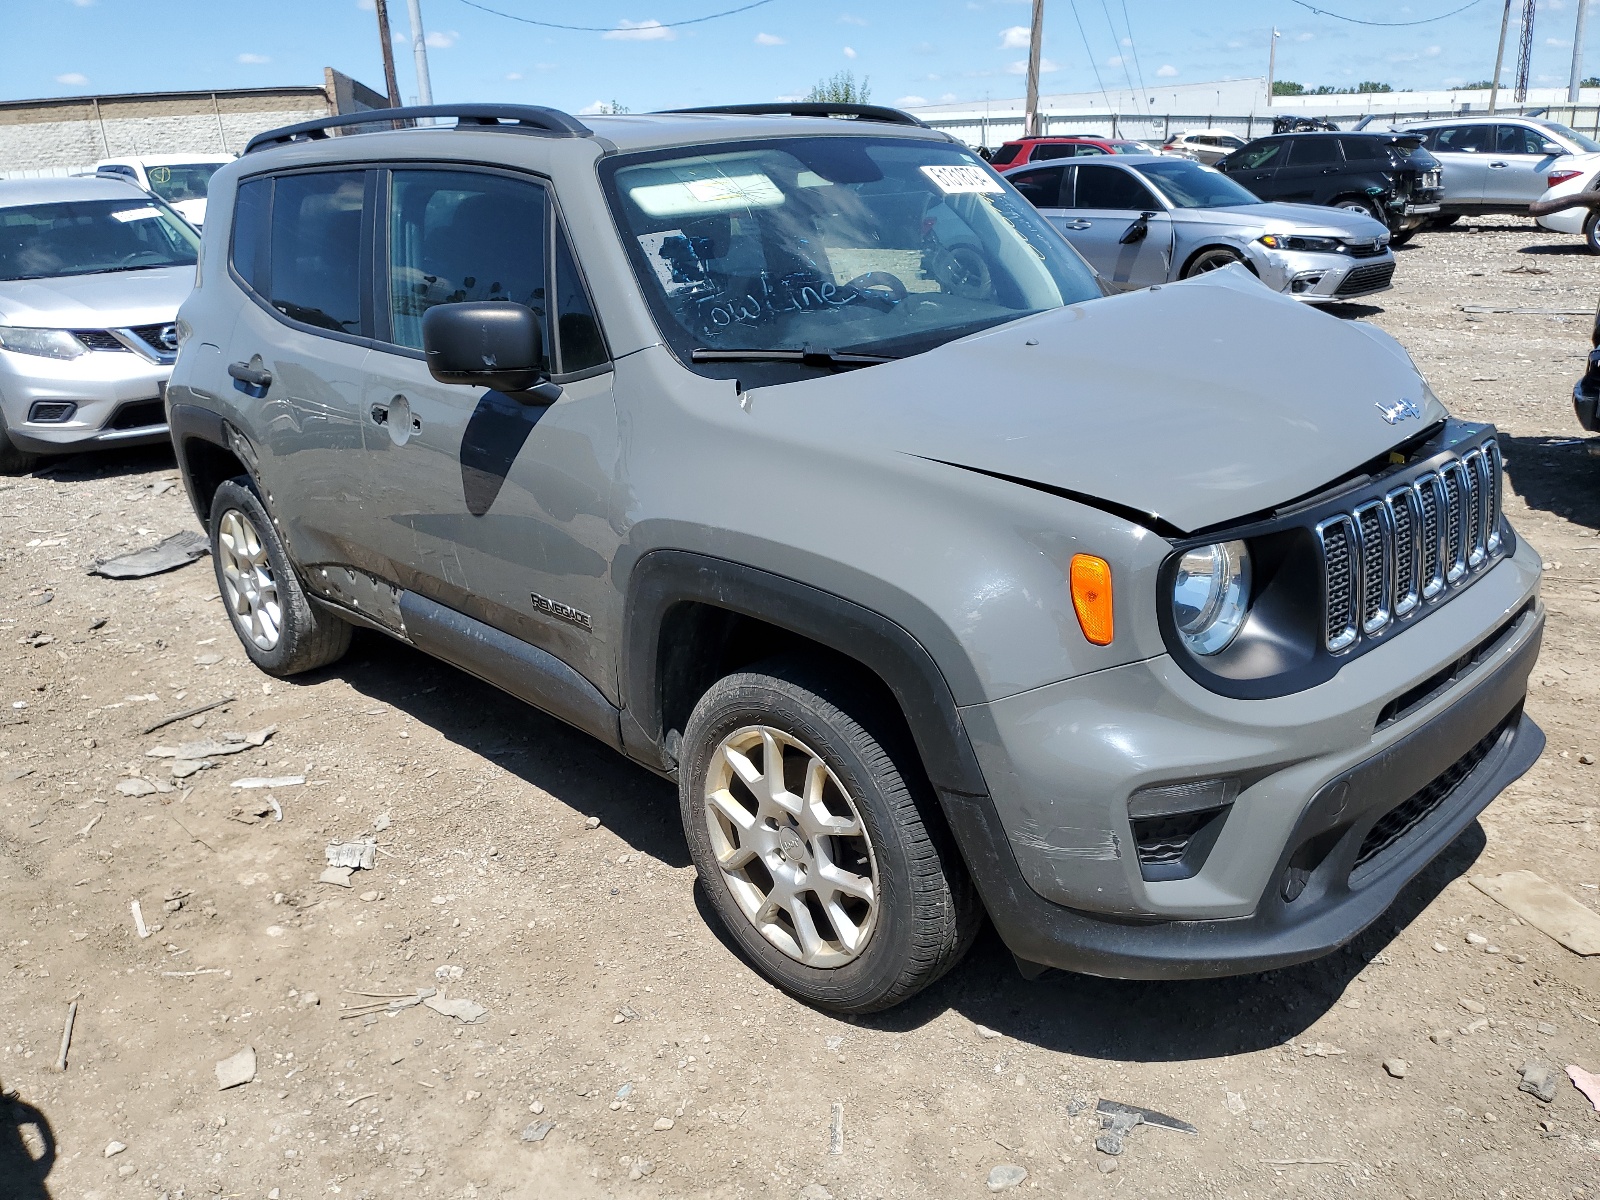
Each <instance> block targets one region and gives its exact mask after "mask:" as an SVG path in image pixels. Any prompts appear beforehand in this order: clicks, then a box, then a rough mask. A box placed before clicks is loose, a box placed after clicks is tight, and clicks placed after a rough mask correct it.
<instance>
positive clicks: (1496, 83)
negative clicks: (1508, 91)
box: [1489, 0, 1511, 116]
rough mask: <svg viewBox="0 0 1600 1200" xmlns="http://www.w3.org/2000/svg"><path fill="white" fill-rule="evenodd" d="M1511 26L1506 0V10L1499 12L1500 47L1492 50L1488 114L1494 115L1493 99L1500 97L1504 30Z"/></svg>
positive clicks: (1504, 55)
mask: <svg viewBox="0 0 1600 1200" xmlns="http://www.w3.org/2000/svg"><path fill="white" fill-rule="evenodd" d="M1510 28H1511V0H1506V10H1505V12H1503V13H1501V14H1500V48H1499V49H1498V50H1496V51H1495V52H1494V78H1493V79H1491V80H1489V115H1490V116H1493V115H1494V105H1495V101H1496V100H1498V99H1499V98H1500V68H1501V66H1502V65H1503V64H1504V63H1505V61H1506V31H1507V30H1508V29H1510Z"/></svg>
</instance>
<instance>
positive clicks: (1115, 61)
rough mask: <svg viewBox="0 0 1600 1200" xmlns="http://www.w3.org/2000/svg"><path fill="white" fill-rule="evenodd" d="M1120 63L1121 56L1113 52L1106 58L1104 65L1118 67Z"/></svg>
mask: <svg viewBox="0 0 1600 1200" xmlns="http://www.w3.org/2000/svg"><path fill="white" fill-rule="evenodd" d="M1122 63H1123V58H1122V55H1120V54H1113V55H1112V56H1111V57H1110V58H1108V59H1106V66H1108V67H1120V66H1121V65H1122Z"/></svg>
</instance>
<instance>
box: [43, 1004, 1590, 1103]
mask: <svg viewBox="0 0 1600 1200" xmlns="http://www.w3.org/2000/svg"><path fill="white" fill-rule="evenodd" d="M77 1019H78V1002H77V1001H76V1000H74V1001H73V1002H72V1003H71V1004H69V1005H67V1025H66V1028H65V1029H63V1030H62V1031H61V1053H60V1054H58V1055H56V1070H58V1071H65V1070H66V1069H67V1051H68V1050H70V1049H71V1048H72V1026H73V1023H74V1022H76V1021H77ZM1567 1069H1568V1071H1576V1070H1577V1069H1578V1068H1577V1067H1568V1068H1567ZM1573 1082H1574V1083H1577V1077H1576V1076H1574V1077H1573ZM1578 1086H1579V1087H1582V1086H1583V1085H1582V1084H1581V1083H1580V1084H1578Z"/></svg>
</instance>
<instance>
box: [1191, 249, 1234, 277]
mask: <svg viewBox="0 0 1600 1200" xmlns="http://www.w3.org/2000/svg"><path fill="white" fill-rule="evenodd" d="M1239 261H1240V258H1239V256H1238V255H1237V254H1235V253H1233V251H1231V250H1207V251H1206V252H1205V253H1204V254H1202V255H1201V256H1200V257H1199V258H1197V259H1195V260H1194V263H1193V264H1192V265H1191V266H1190V267H1189V274H1191V275H1204V274H1205V273H1206V272H1207V271H1220V270H1222V268H1223V267H1231V266H1233V264H1234V263H1236V262H1239Z"/></svg>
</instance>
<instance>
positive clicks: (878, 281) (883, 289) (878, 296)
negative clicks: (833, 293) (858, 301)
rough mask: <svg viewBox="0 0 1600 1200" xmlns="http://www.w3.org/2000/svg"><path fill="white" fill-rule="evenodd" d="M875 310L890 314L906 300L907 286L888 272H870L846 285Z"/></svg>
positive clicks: (858, 276)
mask: <svg viewBox="0 0 1600 1200" xmlns="http://www.w3.org/2000/svg"><path fill="white" fill-rule="evenodd" d="M844 286H845V287H847V288H849V289H850V290H852V291H854V292H855V293H856V294H857V295H859V296H860V297H861V298H862V299H863V300H865V301H866V302H867V303H868V304H871V305H872V306H873V307H874V308H881V309H883V311H884V312H890V311H892V310H893V309H894V306H895V305H897V304H899V303H900V301H902V300H904V299H905V298H906V285H905V284H903V283H901V282H900V280H899V278H898V277H897V276H894V275H891V274H889V272H887V271H868V272H867V273H866V274H865V275H857V276H856V277H855V278H854V279H852V280H851V281H850V282H849V283H847V284H845V285H844Z"/></svg>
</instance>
